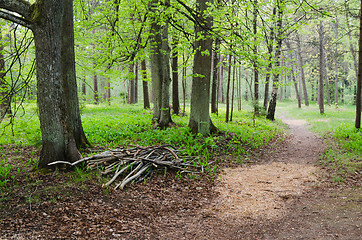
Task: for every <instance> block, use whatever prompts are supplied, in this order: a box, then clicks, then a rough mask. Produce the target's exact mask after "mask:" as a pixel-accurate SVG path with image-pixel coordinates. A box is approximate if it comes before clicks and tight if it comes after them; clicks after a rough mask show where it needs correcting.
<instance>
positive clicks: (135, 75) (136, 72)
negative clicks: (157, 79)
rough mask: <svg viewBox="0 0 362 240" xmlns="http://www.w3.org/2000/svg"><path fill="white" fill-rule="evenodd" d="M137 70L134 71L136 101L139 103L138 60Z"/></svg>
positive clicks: (136, 63)
mask: <svg viewBox="0 0 362 240" xmlns="http://www.w3.org/2000/svg"><path fill="white" fill-rule="evenodd" d="M134 64H135V71H134V99H133V100H134V103H138V71H139V68H138V62H137V61H136V62H135V63H134Z"/></svg>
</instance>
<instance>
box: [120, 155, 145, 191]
mask: <svg viewBox="0 0 362 240" xmlns="http://www.w3.org/2000/svg"><path fill="white" fill-rule="evenodd" d="M142 166H143V162H142V161H140V162H139V164H138V166H137V167H136V168H135V169H133V170H132V172H130V173H129V174H128V175H127V177H125V178H124V179H123V181H121V182H120V183H118V184H117V186H116V187H115V188H114V189H117V188H118V187H119V186H120V185H121V184H123V182H124V181H126V180H127V179H128V178H129V177H130V176H132V174H133V173H135V172H137V171H138V170H139V169H140V168H141V167H142ZM122 189H123V188H122Z"/></svg>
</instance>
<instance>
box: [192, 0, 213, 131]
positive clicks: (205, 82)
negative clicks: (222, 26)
mask: <svg viewBox="0 0 362 240" xmlns="http://www.w3.org/2000/svg"><path fill="white" fill-rule="evenodd" d="M209 3H211V4H212V3H213V1H212V0H196V5H197V10H198V15H199V19H200V23H199V24H196V26H195V36H196V39H197V40H196V41H195V49H196V52H195V57H194V67H193V78H192V91H191V113H190V120H189V127H190V128H191V131H192V132H193V133H201V134H202V135H204V136H205V135H209V134H210V133H213V132H215V131H216V127H215V126H214V124H213V123H212V121H211V118H210V112H209V111H210V110H209V99H210V77H211V55H210V54H209V55H207V54H204V52H209V53H211V52H212V39H211V37H209V36H207V33H206V32H204V28H206V29H209V28H211V27H212V19H211V17H206V18H205V16H203V14H204V12H205V11H206V10H207V4H209ZM201 34H202V35H204V36H205V38H203V39H200V38H199V37H198V36H200V35H201Z"/></svg>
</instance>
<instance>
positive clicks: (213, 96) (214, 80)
mask: <svg viewBox="0 0 362 240" xmlns="http://www.w3.org/2000/svg"><path fill="white" fill-rule="evenodd" d="M219 48H220V39H219V38H216V40H215V51H214V52H213V56H214V58H213V60H214V61H213V68H212V73H213V74H212V85H211V112H212V113H218V110H217V88H218V80H219V79H218V69H219V67H218V64H219V54H218V50H219Z"/></svg>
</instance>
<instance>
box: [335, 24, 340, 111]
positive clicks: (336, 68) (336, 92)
mask: <svg viewBox="0 0 362 240" xmlns="http://www.w3.org/2000/svg"><path fill="white" fill-rule="evenodd" d="M335 27H336V39H338V38H339V33H338V27H339V25H338V18H336V23H335ZM334 69H335V70H334V71H335V76H334V103H335V104H336V106H338V85H339V83H338V45H337V44H336V49H335V59H334Z"/></svg>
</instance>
